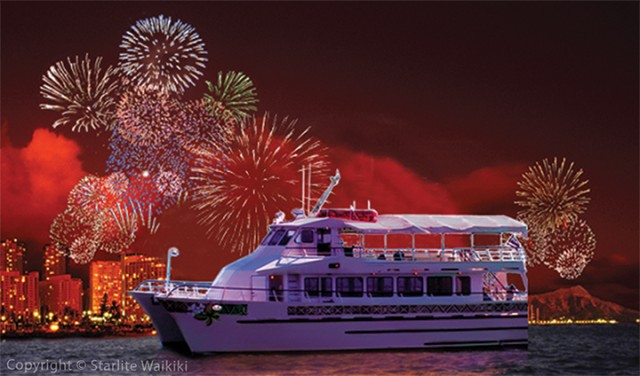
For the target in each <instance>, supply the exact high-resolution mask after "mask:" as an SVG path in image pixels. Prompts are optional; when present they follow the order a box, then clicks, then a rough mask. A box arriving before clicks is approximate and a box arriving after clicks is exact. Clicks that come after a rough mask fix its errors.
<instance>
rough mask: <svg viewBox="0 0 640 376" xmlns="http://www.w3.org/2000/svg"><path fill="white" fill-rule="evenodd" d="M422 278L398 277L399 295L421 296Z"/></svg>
mask: <svg viewBox="0 0 640 376" xmlns="http://www.w3.org/2000/svg"><path fill="white" fill-rule="evenodd" d="M422 291H423V289H422V277H398V295H400V296H421V295H422Z"/></svg>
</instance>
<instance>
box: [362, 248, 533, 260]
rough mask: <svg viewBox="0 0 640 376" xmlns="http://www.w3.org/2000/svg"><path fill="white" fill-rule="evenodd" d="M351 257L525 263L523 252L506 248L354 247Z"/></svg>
mask: <svg viewBox="0 0 640 376" xmlns="http://www.w3.org/2000/svg"><path fill="white" fill-rule="evenodd" d="M350 253H351V254H352V256H353V257H361V258H370V259H378V260H387V261H442V262H465V261H467V262H468V261H481V262H500V261H521V262H522V261H525V255H524V252H522V251H521V250H519V249H515V248H512V247H508V246H493V247H474V248H470V247H462V248H445V249H442V248H361V247H354V248H353V250H352V251H351V252H350Z"/></svg>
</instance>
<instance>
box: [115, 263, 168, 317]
mask: <svg viewBox="0 0 640 376" xmlns="http://www.w3.org/2000/svg"><path fill="white" fill-rule="evenodd" d="M122 264H123V265H122V268H123V272H124V273H123V276H122V277H123V279H122V286H123V300H122V302H123V304H122V306H123V308H124V313H125V315H126V317H127V319H129V320H133V321H140V320H141V319H142V318H143V317H146V314H145V313H144V310H143V309H142V307H140V305H139V304H138V303H137V302H136V301H135V299H133V298H132V297H131V296H129V294H127V293H126V292H127V291H129V290H133V289H135V288H136V287H137V286H138V285H139V284H140V282H142V281H144V280H145V279H164V276H165V273H166V271H167V265H166V264H165V263H164V262H162V261H161V260H160V258H158V257H150V256H143V255H125V256H123V260H122Z"/></svg>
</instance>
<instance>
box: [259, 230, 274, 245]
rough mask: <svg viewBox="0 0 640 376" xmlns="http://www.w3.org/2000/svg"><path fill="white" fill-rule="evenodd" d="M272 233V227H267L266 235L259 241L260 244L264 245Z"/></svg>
mask: <svg viewBox="0 0 640 376" xmlns="http://www.w3.org/2000/svg"><path fill="white" fill-rule="evenodd" d="M271 235H273V229H269V232H268V233H267V236H265V237H264V239H262V242H261V243H260V244H261V245H266V244H267V241H268V240H269V237H270V236H271Z"/></svg>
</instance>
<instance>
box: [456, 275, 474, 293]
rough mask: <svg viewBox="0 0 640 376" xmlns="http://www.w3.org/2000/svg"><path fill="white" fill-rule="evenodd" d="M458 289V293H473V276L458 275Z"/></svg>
mask: <svg viewBox="0 0 640 376" xmlns="http://www.w3.org/2000/svg"><path fill="white" fill-rule="evenodd" d="M456 291H457V294H458V295H471V278H470V277H456Z"/></svg>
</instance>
